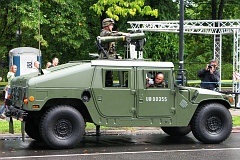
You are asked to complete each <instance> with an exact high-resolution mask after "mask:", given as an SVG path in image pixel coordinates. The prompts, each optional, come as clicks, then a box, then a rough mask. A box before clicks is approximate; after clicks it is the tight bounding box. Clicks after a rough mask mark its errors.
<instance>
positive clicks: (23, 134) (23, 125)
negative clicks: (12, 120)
mask: <svg viewBox="0 0 240 160" xmlns="http://www.w3.org/2000/svg"><path fill="white" fill-rule="evenodd" d="M21 132H22V141H23V142H25V121H21Z"/></svg>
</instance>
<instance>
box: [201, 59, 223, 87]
mask: <svg viewBox="0 0 240 160" xmlns="http://www.w3.org/2000/svg"><path fill="white" fill-rule="evenodd" d="M217 66H218V62H217V61H216V60H214V59H213V60H211V61H210V63H209V64H207V66H206V68H204V69H201V70H200V71H198V77H199V78H200V79H201V84H200V86H201V88H205V89H210V90H216V88H217V87H218V82H219V80H220V74H219V72H218V71H217V70H216V69H217Z"/></svg>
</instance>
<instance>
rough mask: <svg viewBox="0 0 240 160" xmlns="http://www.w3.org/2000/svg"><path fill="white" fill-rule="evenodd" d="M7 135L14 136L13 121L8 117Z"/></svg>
mask: <svg viewBox="0 0 240 160" xmlns="http://www.w3.org/2000/svg"><path fill="white" fill-rule="evenodd" d="M9 133H12V134H14V128H13V119H12V117H10V119H9Z"/></svg>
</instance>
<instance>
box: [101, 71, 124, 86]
mask: <svg viewBox="0 0 240 160" xmlns="http://www.w3.org/2000/svg"><path fill="white" fill-rule="evenodd" d="M104 75H105V87H118V88H128V86H129V82H128V75H129V72H128V71H122V70H105V71H104Z"/></svg>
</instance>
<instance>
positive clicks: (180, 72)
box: [178, 0, 184, 85]
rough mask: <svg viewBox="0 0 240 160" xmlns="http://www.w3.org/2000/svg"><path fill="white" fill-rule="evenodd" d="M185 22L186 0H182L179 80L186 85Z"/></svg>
mask: <svg viewBox="0 0 240 160" xmlns="http://www.w3.org/2000/svg"><path fill="white" fill-rule="evenodd" d="M183 22H184V0H180V26H179V72H178V82H179V84H180V85H184V72H183V69H184V66H183V64H184V57H183V54H184V33H183V25H184V24H183Z"/></svg>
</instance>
